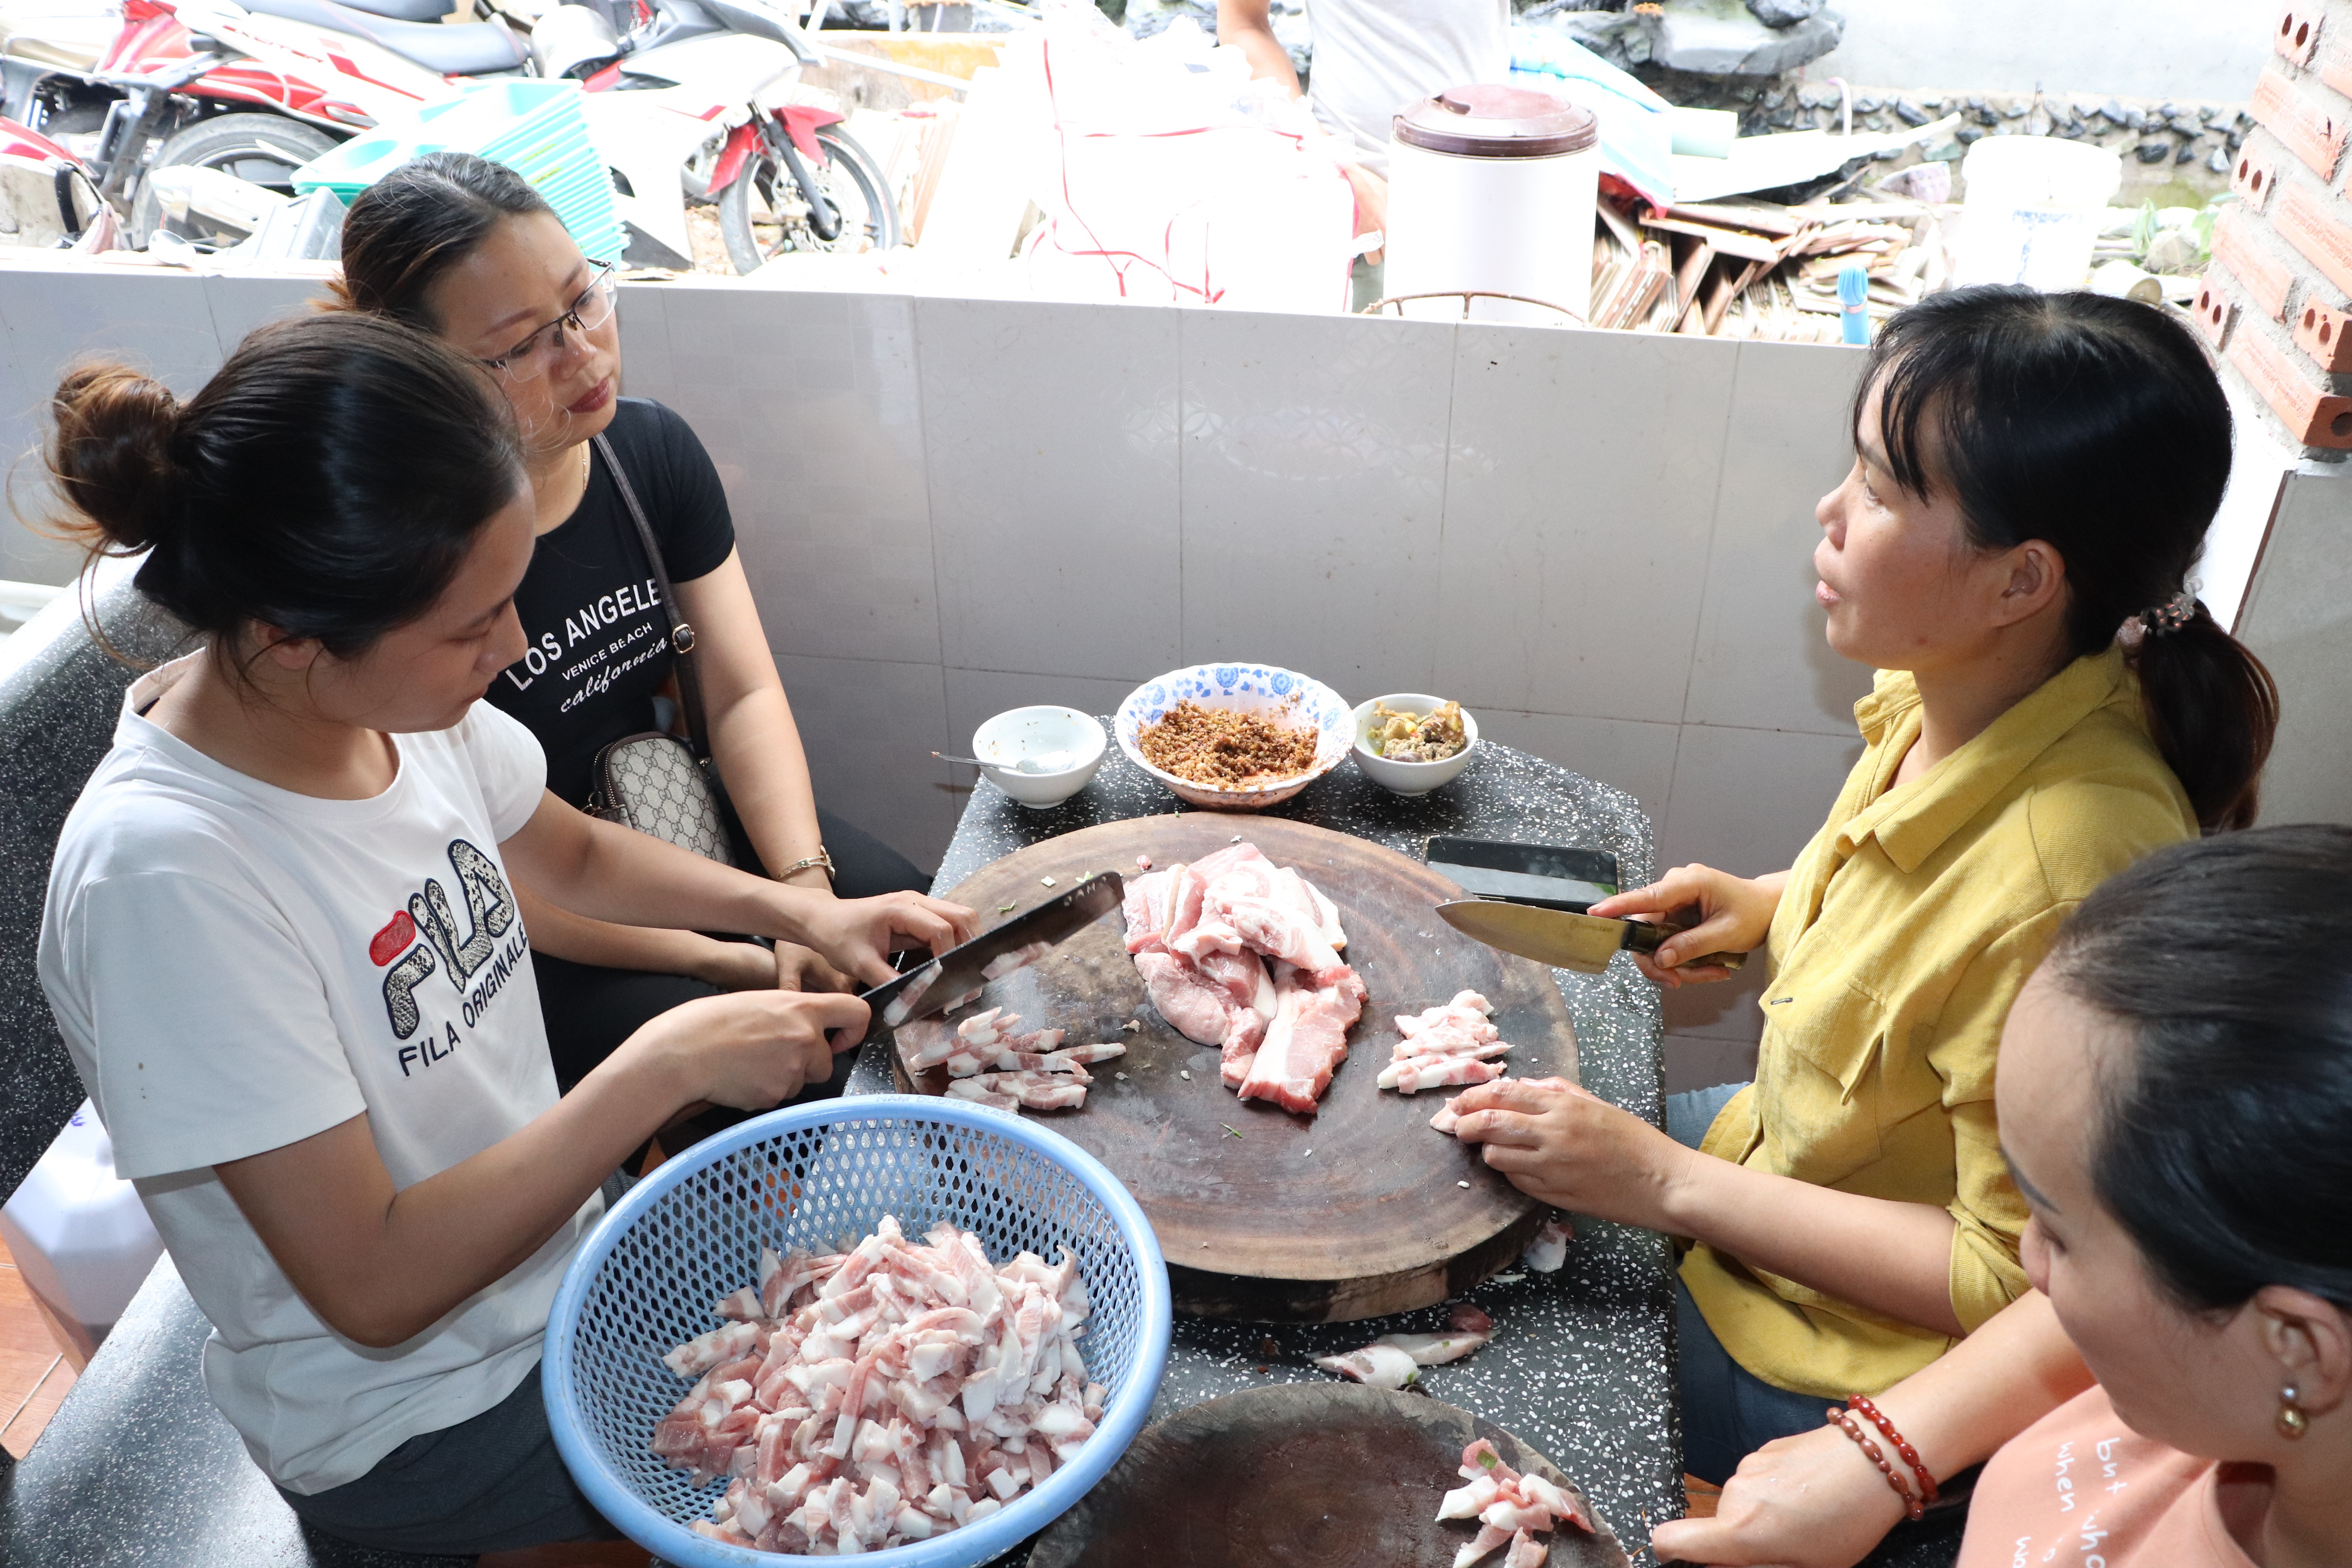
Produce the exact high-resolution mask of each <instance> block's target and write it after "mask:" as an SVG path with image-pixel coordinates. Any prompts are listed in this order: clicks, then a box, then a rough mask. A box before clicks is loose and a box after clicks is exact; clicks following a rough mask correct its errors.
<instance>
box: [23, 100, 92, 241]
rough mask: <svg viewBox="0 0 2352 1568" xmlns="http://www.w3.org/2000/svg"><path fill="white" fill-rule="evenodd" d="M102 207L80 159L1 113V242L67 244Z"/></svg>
mask: <svg viewBox="0 0 2352 1568" xmlns="http://www.w3.org/2000/svg"><path fill="white" fill-rule="evenodd" d="M103 208H104V202H103V201H102V199H101V198H100V195H99V194H98V186H97V184H96V183H95V182H93V181H92V180H91V179H90V177H89V170H87V169H86V168H84V167H83V166H82V163H81V160H80V159H79V158H77V157H75V156H74V155H73V154H72V153H69V152H68V151H67V150H66V149H65V148H63V147H60V146H58V144H57V143H56V142H52V141H50V140H49V139H48V138H47V137H46V136H44V135H42V134H41V133H40V132H37V131H36V130H34V129H33V128H32V127H31V126H29V125H23V124H19V123H18V122H17V121H14V120H10V119H8V118H6V117H5V116H0V245H16V246H26V247H37V248H43V249H53V248H55V247H58V246H61V245H68V244H71V243H72V242H73V241H75V240H77V239H79V238H80V237H82V235H83V234H84V233H86V232H88V230H89V226H90V224H91V221H92V220H93V219H94V218H96V217H97V216H98V214H99V213H100V211H102V210H103Z"/></svg>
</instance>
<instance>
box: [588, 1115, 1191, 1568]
mask: <svg viewBox="0 0 2352 1568" xmlns="http://www.w3.org/2000/svg"><path fill="white" fill-rule="evenodd" d="M886 1214H887V1215H897V1216H898V1223H899V1225H900V1226H904V1227H905V1229H906V1231H907V1234H908V1236H910V1237H920V1236H921V1235H922V1234H923V1233H924V1232H925V1231H926V1230H928V1229H929V1228H930V1227H931V1226H934V1225H936V1224H938V1223H939V1222H940V1221H941V1220H946V1221H948V1222H950V1224H953V1225H957V1226H961V1227H962V1228H964V1229H966V1230H969V1231H973V1232H976V1233H977V1234H978V1235H979V1237H980V1239H981V1242H982V1245H983V1246H984V1247H987V1249H988V1256H989V1259H990V1261H991V1262H992V1263H998V1264H1002V1263H1004V1262H1006V1261H1008V1260H1010V1259H1011V1258H1012V1257H1013V1254H1014V1253H1016V1252H1021V1251H1024V1250H1026V1251H1029V1252H1034V1253H1036V1254H1037V1255H1038V1256H1039V1257H1041V1258H1045V1259H1046V1260H1047V1261H1049V1262H1050V1261H1052V1260H1054V1259H1055V1258H1059V1257H1060V1256H1061V1248H1062V1247H1065V1246H1066V1247H1069V1248H1070V1250H1072V1251H1073V1252H1075V1253H1076V1254H1077V1255H1078V1270H1079V1274H1080V1277H1081V1278H1083V1279H1085V1281H1086V1286H1087V1300H1088V1301H1089V1302H1090V1303H1091V1306H1092V1311H1091V1314H1090V1316H1089V1317H1088V1318H1087V1332H1086V1337H1085V1338H1084V1339H1082V1340H1080V1341H1079V1342H1078V1344H1079V1349H1080V1350H1081V1351H1082V1352H1084V1353H1085V1356H1086V1361H1087V1371H1088V1373H1090V1374H1091V1375H1092V1377H1093V1379H1094V1381H1096V1382H1097V1383H1100V1384H1103V1385H1104V1386H1105V1387H1106V1388H1107V1389H1108V1390H1109V1393H1108V1396H1107V1397H1106V1398H1105V1399H1104V1402H1103V1417H1102V1419H1101V1420H1100V1421H1099V1422H1097V1424H1096V1426H1095V1435H1094V1436H1092V1437H1091V1438H1089V1439H1087V1444H1086V1447H1083V1448H1082V1449H1080V1450H1079V1452H1078V1457H1077V1458H1076V1459H1075V1460H1073V1461H1072V1462H1071V1463H1070V1464H1069V1466H1068V1467H1067V1468H1063V1469H1059V1470H1056V1471H1055V1472H1054V1473H1053V1474H1052V1475H1051V1476H1049V1477H1047V1478H1046V1479H1045V1484H1044V1485H1043V1486H1040V1487H1038V1488H1037V1489H1034V1491H1028V1492H1024V1493H1023V1494H1022V1495H1021V1496H1020V1497H1019V1498H1017V1499H1015V1500H1013V1501H1012V1502H1010V1503H1008V1504H1006V1505H1005V1507H1004V1509H1003V1510H1002V1511H1001V1512H998V1513H995V1514H992V1515H991V1516H989V1517H988V1518H987V1519H984V1520H982V1521H980V1522H978V1523H977V1524H971V1525H967V1526H965V1527H964V1528H963V1529H961V1530H951V1531H948V1532H947V1533H946V1534H944V1535H939V1536H934V1537H933V1538H931V1539H930V1540H929V1541H921V1542H913V1543H911V1544H909V1545H906V1546H898V1547H893V1548H891V1549H890V1550H889V1551H887V1552H870V1553H867V1554H866V1557H865V1558H864V1559H863V1560H864V1561H866V1562H868V1563H872V1564H874V1568H974V1565H976V1564H979V1563H986V1562H988V1561H989V1560H990V1559H992V1558H994V1557H997V1556H999V1555H1001V1554H1002V1553H1003V1552H1007V1551H1010V1550H1011V1549H1012V1548H1013V1546H1015V1545H1017V1544H1018V1543H1019V1542H1022V1541H1023V1540H1024V1539H1025V1538H1027V1537H1028V1536H1031V1535H1034V1534H1035V1533H1036V1532H1037V1531H1040V1530H1043V1529H1044V1528H1045V1526H1046V1525H1047V1524H1049V1523H1051V1522H1052V1521H1054V1520H1055V1519H1056V1518H1058V1517H1059V1516H1060V1515H1061V1514H1062V1513H1063V1512H1064V1511H1065V1510H1067V1509H1068V1508H1069V1507H1070V1506H1071V1505H1072V1504H1074V1503H1076V1501H1077V1500H1078V1499H1079V1498H1081V1497H1083V1496H1084V1495H1085V1494H1086V1492H1087V1489H1090V1488H1091V1487H1093V1486H1094V1484H1095V1483H1096V1482H1097V1481H1098V1480H1100V1479H1102V1478H1103V1475H1104V1473H1105V1472H1106V1471H1108V1469H1109V1468H1111V1466H1112V1464H1113V1463H1115V1462H1116V1461H1117V1460H1118V1457H1119V1456H1120V1455H1121V1454H1123V1453H1125V1452H1126V1451H1127V1446H1128V1445H1129V1443H1131V1442H1133V1441H1134V1440H1135V1435H1136V1434H1137V1433H1138V1432H1139V1431H1141V1430H1142V1429H1143V1423H1144V1418H1145V1416H1146V1415H1148V1414H1149V1413H1150V1409H1151V1401H1152V1398H1153V1396H1154V1395H1155V1394H1157V1393H1158V1392H1159V1389H1160V1374H1161V1373H1163V1372H1164V1371H1165V1370H1166V1368H1167V1364H1168V1340H1169V1333H1170V1328H1171V1322H1170V1315H1169V1314H1170V1309H1169V1297H1168V1266H1167V1264H1166V1263H1165V1261H1163V1260H1162V1259H1161V1258H1160V1244H1159V1242H1158V1241H1157V1240H1155V1239H1154V1238H1153V1237H1152V1234H1151V1226H1150V1223H1149V1222H1148V1221H1147V1220H1145V1218H1144V1217H1143V1210H1142V1209H1141V1208H1140V1207H1139V1206H1138V1205H1137V1204H1136V1201H1135V1199H1134V1198H1132V1197H1130V1196H1129V1194H1128V1192H1127V1189H1126V1188H1125V1187H1122V1186H1121V1185H1119V1183H1118V1177H1116V1176H1114V1175H1112V1174H1111V1173H1110V1172H1109V1171H1108V1169H1107V1168H1106V1167H1105V1166H1104V1165H1103V1163H1102V1162H1100V1161H1099V1160H1097V1159H1096V1158H1095V1157H1094V1156H1093V1155H1091V1154H1089V1153H1087V1152H1086V1151H1085V1150H1083V1149H1081V1148H1079V1147H1078V1146H1077V1145H1076V1144H1075V1143H1073V1142H1070V1141H1069V1140H1068V1139H1066V1138H1064V1137H1063V1136H1062V1135H1061V1134H1059V1133H1057V1132H1053V1131H1048V1130H1046V1129H1045V1127H1043V1126H1041V1125H1039V1124H1038V1123H1036V1122H1034V1121H1027V1120H1025V1119H1023V1118H1019V1117H1013V1116H1008V1115H1006V1114H1005V1113H1004V1112H1003V1111H999V1110H986V1109H983V1108H982V1107H980V1106H977V1105H970V1104H966V1103H964V1102H962V1101H960V1100H934V1099H930V1098H928V1097H925V1096H920V1095H901V1094H888V1095H873V1096H864V1097H860V1098H857V1099H854V1100H823V1101H820V1102H818V1103H816V1104H814V1105H803V1106H798V1107H795V1108H793V1109H792V1110H777V1111H771V1112H770V1113H769V1114H767V1115H765V1116H760V1117H754V1118H753V1119H752V1120H751V1121H746V1122H743V1123H742V1124H740V1126H737V1127H733V1128H730V1129H729V1130H728V1131H725V1132H722V1133H720V1134H719V1136H717V1137H715V1138H711V1139H709V1140H706V1141H705V1142H701V1143H698V1144H696V1145H695V1146H694V1147H693V1148H691V1149H689V1150H688V1151H687V1152H685V1153H683V1154H680V1155H678V1156H677V1157H676V1158H674V1159H672V1160H669V1161H667V1163H664V1164H662V1165H661V1166H659V1167H658V1168H656V1170H655V1172H654V1173H653V1174H652V1175H650V1176H648V1177H646V1179H645V1180H644V1181H642V1182H640V1183H638V1184H636V1186H635V1187H634V1188H633V1189H631V1191H630V1193H629V1195H628V1196H626V1197H625V1198H623V1199H622V1200H621V1202H620V1204H619V1205H617V1206H616V1207H614V1210H613V1212H612V1213H610V1214H608V1215H605V1216H604V1220H603V1221H602V1222H600V1223H599V1224H598V1225H597V1226H596V1228H595V1229H594V1230H593V1231H592V1232H591V1233H590V1234H589V1237H588V1239H587V1241H586V1242H585V1243H584V1244H583V1246H582V1247H581V1248H580V1252H579V1255H578V1256H577V1257H575V1258H572V1267H571V1268H570V1269H569V1270H568V1271H566V1273H565V1275H564V1277H563V1286H562V1289H559V1290H558V1291H557V1292H556V1293H555V1305H554V1307H553V1308H552V1309H551V1310H550V1311H549V1313H548V1318H547V1347H546V1352H545V1366H544V1370H543V1373H542V1384H543V1386H544V1388H545V1391H546V1394H547V1416H548V1422H549V1424H550V1425H551V1426H552V1427H553V1428H554V1432H555V1443H556V1447H557V1448H558V1449H559V1450H560V1451H561V1452H562V1455H563V1461H564V1463H565V1464H566V1465H568V1466H569V1467H570V1468H571V1470H572V1478H573V1479H575V1480H577V1481H578V1482H579V1483H580V1488H581V1489H582V1490H583V1491H584V1492H586V1493H587V1494H588V1499H589V1500H590V1501H591V1502H593V1503H594V1504H595V1505H596V1508H597V1510H598V1511H600V1512H601V1513H603V1514H604V1517H605V1518H606V1519H608V1520H610V1521H613V1523H614V1526H616V1527H617V1528H618V1529H620V1530H621V1531H623V1532H625V1534H626V1535H627V1536H628V1537H629V1539H630V1540H632V1541H634V1542H636V1543H637V1544H638V1545H640V1546H642V1547H644V1548H645V1549H646V1551H648V1552H653V1553H654V1554H655V1555H656V1556H657V1557H660V1558H662V1559H664V1560H666V1561H667V1562H669V1563H677V1564H678V1565H679V1568H701V1565H705V1564H708V1565H709V1568H744V1565H746V1564H753V1563H765V1564H769V1565H771V1568H772V1565H773V1564H774V1563H778V1562H779V1561H781V1559H780V1558H779V1557H778V1556H776V1555H775V1554H773V1553H771V1552H753V1551H751V1550H749V1549H748V1548H744V1547H739V1546H729V1545H725V1544H723V1543H722V1542H716V1541H712V1540H710V1539H709V1538H708V1537H706V1536H701V1535H697V1534H695V1533H694V1532H693V1531H690V1530H688V1528H687V1525H688V1523H689V1522H690V1521H694V1520H698V1519H706V1518H708V1517H709V1513H710V1505H711V1503H712V1502H713V1501H714V1500H717V1498H718V1497H719V1494H720V1493H721V1492H723V1491H725V1490H726V1489H727V1479H726V1478H724V1477H721V1478H720V1479H718V1480H714V1481H711V1482H709V1484H707V1485H704V1486H700V1487H697V1486H694V1485H692V1484H691V1480H690V1478H689V1477H688V1474H687V1473H686V1472H685V1471H683V1470H674V1469H671V1468H669V1467H668V1466H667V1464H665V1463H664V1462H663V1461H662V1460H661V1459H660V1458H656V1456H655V1455H654V1453H653V1452H652V1450H651V1449H649V1448H648V1447H646V1443H647V1440H648V1439H649V1438H651V1436H653V1430H654V1427H655V1426H656V1424H657V1423H658V1422H659V1421H660V1420H661V1418H662V1417H663V1416H665V1415H668V1414H669V1413H670V1411H671V1410H672V1409H673V1408H674V1407H675V1406H676V1405H677V1402H678V1400H679V1399H680V1398H682V1397H684V1395H685V1394H686V1391H687V1388H688V1381H687V1380H686V1379H683V1378H680V1377H678V1376H677V1375H676V1374H675V1373H672V1372H671V1371H670V1370H669V1369H668V1368H667V1367H666V1366H664V1365H662V1362H661V1358H662V1356H663V1354H664V1353H665V1352H667V1351H668V1350H669V1349H670V1348H671V1347H673V1346H675V1345H677V1344H680V1343H682V1342H685V1341H687V1340H689V1339H692V1338H693V1337H694V1336H696V1335H697V1334H701V1333H706V1332H708V1331H710V1330H711V1329H712V1328H715V1327H717V1326H718V1325H717V1321H716V1320H715V1319H713V1318H712V1317H711V1315H710V1307H711V1303H713V1302H714V1301H716V1300H719V1298H720V1297H721V1296H725V1295H727V1294H729V1293H730V1292H731V1291H734V1290H739V1289H741V1288H742V1287H744V1286H746V1285H749V1284H751V1283H752V1282H753V1281H754V1279H756V1277H757V1273H758V1268H759V1261H760V1250H761V1248H762V1247H774V1248H775V1249H776V1250H777V1251H778V1252H782V1251H784V1250H786V1249H787V1248H789V1247H795V1246H799V1247H811V1248H814V1247H850V1246H853V1245H855V1244H856V1242H857V1241H858V1240H860V1239H861V1238H863V1237H865V1236H866V1235H867V1234H868V1233H869V1232H871V1231H872V1230H873V1229H874V1228H875V1227H876V1226H877V1225H879V1224H880V1223H881V1220H882V1216H883V1215H886Z"/></svg>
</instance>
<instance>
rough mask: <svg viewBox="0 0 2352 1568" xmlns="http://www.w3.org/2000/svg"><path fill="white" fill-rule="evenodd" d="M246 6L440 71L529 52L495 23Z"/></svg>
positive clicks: (326, 0) (327, 6) (468, 71)
mask: <svg viewBox="0 0 2352 1568" xmlns="http://www.w3.org/2000/svg"><path fill="white" fill-rule="evenodd" d="M241 3H242V4H243V5H244V6H245V8H246V9H247V10H248V11H257V12H259V13H260V14H261V15H263V16H283V17H284V18H286V20H288V21H289V22H307V23H309V24H310V26H314V27H325V28H327V29H329V30H330V31H332V32H337V33H350V34H352V35H354V36H356V37H362V38H365V39H366V40H367V41H368V42H369V43H372V44H374V45H376V46H377V47H380V48H386V49H390V50H391V51H392V52H393V53H394V54H395V55H399V56H400V57H402V58H404V59H410V60H414V61H415V62H416V63H417V64H418V65H420V66H423V67H424V68H425V69H426V70H430V71H438V72H440V73H441V74H442V75H443V76H481V75H485V74H487V73H488V72H492V71H504V70H512V69H514V68H516V67H518V66H520V65H521V64H522V63H523V61H524V60H525V59H526V58H529V57H528V56H527V55H526V54H525V53H524V51H523V47H522V43H521V41H520V39H518V38H517V37H515V36H514V35H513V34H512V33H509V32H508V31H507V30H506V29H505V28H504V27H501V26H499V25H498V24H497V23H495V22H448V23H444V22H403V21H399V20H397V19H395V18H394V17H390V16H373V15H371V14H370V13H368V12H366V11H362V10H359V9H357V8H356V7H353V6H350V5H337V4H336V3H335V0H241ZM379 3H383V0H379Z"/></svg>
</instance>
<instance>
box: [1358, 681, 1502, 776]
mask: <svg viewBox="0 0 2352 1568" xmlns="http://www.w3.org/2000/svg"><path fill="white" fill-rule="evenodd" d="M1444 706H1445V700H1444V698H1442V697H1432V696H1430V695H1429V694H1428V693H1427V692H1425V691H1392V692H1391V693H1389V694H1388V695H1387V696H1386V697H1375V698H1373V699H1372V700H1370V702H1366V703H1362V704H1360V705H1359V706H1358V707H1357V709H1356V730H1355V737H1356V743H1355V745H1354V747H1353V748H1352V750H1351V751H1350V753H1349V754H1350V755H1352V756H1353V757H1354V758H1355V759H1356V766H1357V768H1358V769H1359V770H1360V771H1361V772H1362V773H1363V775H1364V776H1365V777H1366V778H1368V779H1370V780H1371V781H1372V782H1373V783H1374V784H1378V785H1380V786H1381V788H1382V789H1384V790H1387V791H1389V792H1390V793H1391V794H1392V795H1427V794H1428V793H1429V792H1430V791H1431V790H1433V789H1439V788H1442V787H1444V785H1446V784H1452V783H1453V782H1454V780H1455V779H1458V778H1460V777H1461V776H1462V771H1463V770H1464V769H1465V768H1467V767H1468V766H1469V765H1470V760H1471V759H1472V758H1473V757H1475V756H1476V755H1477V754H1478V721H1477V720H1476V719H1475V718H1474V717H1473V716H1472V715H1471V712H1470V710H1468V709H1466V708H1465V709H1464V710H1462V733H1463V734H1464V735H1465V736H1466V737H1468V740H1469V744H1467V745H1465V746H1464V747H1463V748H1462V749H1461V750H1460V751H1458V752H1454V754H1453V755H1452V756H1450V757H1444V758H1440V759H1439V760H1438V761H1436V762H1433V763H1408V762H1403V761H1394V760H1391V759H1390V758H1387V757H1381V756H1375V755H1373V754H1372V752H1371V751H1370V748H1368V747H1367V746H1365V744H1364V740H1365V737H1366V736H1368V735H1370V733H1371V729H1372V710H1373V709H1375V708H1386V709H1387V710H1389V711H1390V712H1391V713H1411V714H1413V715H1414V716H1416V717H1418V718H1423V719H1426V718H1428V717H1429V716H1430V715H1431V714H1432V713H1434V712H1436V711H1437V710H1439V709H1440V708H1443V707H1444Z"/></svg>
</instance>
